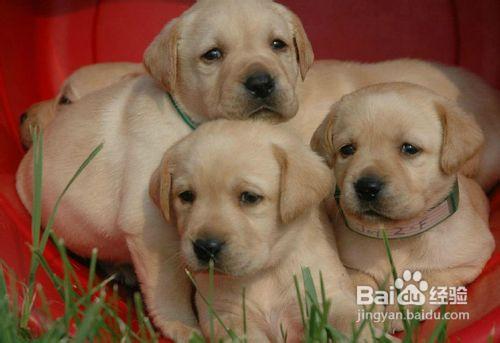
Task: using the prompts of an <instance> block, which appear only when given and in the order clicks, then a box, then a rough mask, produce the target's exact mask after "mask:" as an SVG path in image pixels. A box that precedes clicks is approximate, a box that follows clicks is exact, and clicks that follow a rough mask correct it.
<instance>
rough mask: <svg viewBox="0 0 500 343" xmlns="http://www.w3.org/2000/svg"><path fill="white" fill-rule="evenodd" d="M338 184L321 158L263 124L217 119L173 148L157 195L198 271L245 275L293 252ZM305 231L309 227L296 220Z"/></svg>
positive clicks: (154, 187) (155, 184)
mask: <svg viewBox="0 0 500 343" xmlns="http://www.w3.org/2000/svg"><path fill="white" fill-rule="evenodd" d="M330 187H331V175H330V172H329V170H328V168H327V167H326V166H324V165H323V163H322V162H321V160H320V158H319V157H318V156H317V155H316V154H314V152H312V151H311V150H310V149H309V148H308V147H306V146H304V145H303V144H301V143H300V141H299V140H298V139H297V138H294V137H290V136H289V135H288V134H286V132H283V131H281V130H279V129H278V128H276V127H272V126H269V125H267V124H265V123H262V122H260V123H259V122H253V123H252V122H246V121H236V122H229V121H213V122H210V123H207V124H204V125H203V126H201V127H200V128H199V129H198V130H197V131H195V132H194V133H193V134H191V135H190V136H188V137H187V138H185V139H184V140H182V141H181V142H180V143H178V144H177V145H175V146H174V147H173V148H171V149H170V150H169V151H168V152H167V154H166V155H165V157H164V160H163V162H162V165H161V166H160V168H159V169H158V171H157V172H156V173H155V175H154V176H153V178H152V181H151V186H150V194H151V196H152V197H153V199H154V200H155V202H156V203H157V204H158V205H159V206H160V208H161V210H162V212H163V214H164V216H165V218H166V219H167V221H170V222H172V223H173V224H176V226H177V228H178V230H179V233H180V236H181V242H182V243H181V246H182V248H181V249H182V256H183V257H184V260H185V262H186V264H187V265H188V267H189V268H190V269H192V270H194V271H200V270H204V269H206V268H207V265H208V262H209V260H210V259H211V258H212V259H214V261H215V267H216V269H217V271H219V272H221V273H226V274H230V275H246V274H250V273H253V272H255V271H257V270H260V269H263V268H266V267H271V266H273V265H274V264H275V263H276V262H277V261H278V260H279V258H280V257H282V256H283V255H284V254H286V253H287V252H288V251H290V249H293V245H294V244H295V243H294V241H293V240H294V237H295V236H296V235H295V234H294V233H295V231H294V230H297V228H294V227H293V223H294V222H295V221H297V220H299V218H303V217H304V216H307V213H309V212H310V210H311V208H312V207H314V206H317V205H318V204H319V203H320V201H321V200H322V199H323V198H324V197H325V196H326V195H327V193H328V191H329V189H330ZM297 226H298V227H299V228H303V227H304V226H303V225H297Z"/></svg>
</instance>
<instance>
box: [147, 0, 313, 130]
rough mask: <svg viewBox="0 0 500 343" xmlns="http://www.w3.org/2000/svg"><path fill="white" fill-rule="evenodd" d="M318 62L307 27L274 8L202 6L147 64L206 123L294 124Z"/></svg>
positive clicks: (155, 46) (265, 1) (264, 1)
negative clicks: (300, 92)
mask: <svg viewBox="0 0 500 343" xmlns="http://www.w3.org/2000/svg"><path fill="white" fill-rule="evenodd" d="M312 61H313V53H312V49H311V45H310V43H309V41H308V39H307V36H306V34H305V32H304V29H303V27H302V24H301V23H300V20H299V19H298V18H297V17H296V16H295V15H294V14H293V13H291V12H290V11H289V10H288V9H286V8H285V7H283V6H281V5H279V4H276V3H274V2H272V1H269V0H257V1H244V0H216V1H198V2H197V3H196V4H195V5H194V6H193V7H192V8H191V9H190V10H189V11H187V12H186V13H184V15H182V16H181V17H180V18H178V19H175V20H174V21H172V22H171V23H170V24H168V25H167V26H166V27H165V29H164V30H163V31H162V32H161V33H160V34H159V35H158V37H156V39H155V40H154V41H153V43H152V44H151V45H150V47H149V48H148V49H147V51H146V53H145V56H144V63H145V66H146V68H147V69H148V70H149V72H150V73H151V75H152V76H153V77H154V78H156V79H157V80H158V81H160V82H161V83H162V84H163V86H164V87H165V88H166V90H167V91H168V92H170V93H173V94H174V95H175V97H176V98H177V99H178V100H179V101H180V102H181V103H182V105H183V106H184V107H186V109H187V110H188V112H189V113H190V114H192V115H199V116H202V118H200V119H214V118H221V117H222V118H232V119H246V118H254V117H255V118H268V119H271V120H275V121H282V120H287V119H289V118H291V117H293V116H294V115H295V114H296V112H297V109H298V102H297V97H296V94H295V85H296V81H297V78H298V75H299V74H300V75H302V77H304V76H305V73H306V72H307V70H308V68H309V66H310V65H311V64H312Z"/></svg>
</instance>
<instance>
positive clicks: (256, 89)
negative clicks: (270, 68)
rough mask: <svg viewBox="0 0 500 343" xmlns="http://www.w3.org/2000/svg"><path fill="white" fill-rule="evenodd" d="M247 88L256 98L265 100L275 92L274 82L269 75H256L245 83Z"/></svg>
mask: <svg viewBox="0 0 500 343" xmlns="http://www.w3.org/2000/svg"><path fill="white" fill-rule="evenodd" d="M245 88H246V89H248V91H250V93H251V94H252V95H253V96H254V97H256V98H259V99H264V98H267V97H268V96H269V95H271V93H272V92H273V91H274V80H273V78H272V77H271V75H269V74H268V73H262V72H260V73H255V74H252V75H250V76H249V77H248V79H247V80H246V81H245Z"/></svg>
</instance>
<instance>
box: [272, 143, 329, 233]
mask: <svg viewBox="0 0 500 343" xmlns="http://www.w3.org/2000/svg"><path fill="white" fill-rule="evenodd" d="M273 153H274V156H275V158H276V159H277V161H278V163H279V165H280V168H281V176H280V203H279V211H280V217H281V220H282V222H283V223H288V222H290V221H292V220H294V219H295V218H297V217H298V216H300V215H301V214H303V213H304V212H305V211H307V210H308V209H310V208H311V207H312V206H314V205H317V204H319V203H320V202H321V201H322V200H323V199H324V198H326V197H327V196H328V194H329V192H330V191H331V190H332V187H333V177H332V173H331V171H330V170H329V169H328V167H327V166H326V165H325V164H324V163H322V162H321V160H320V158H319V157H318V156H317V155H316V154H314V153H313V152H312V151H311V150H310V149H308V148H307V147H306V146H296V147H294V149H289V150H287V151H285V149H283V148H281V147H279V146H277V145H273Z"/></svg>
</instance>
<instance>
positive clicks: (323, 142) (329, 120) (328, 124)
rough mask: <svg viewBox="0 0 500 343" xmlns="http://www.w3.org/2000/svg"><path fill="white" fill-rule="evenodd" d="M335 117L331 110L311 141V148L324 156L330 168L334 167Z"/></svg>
mask: <svg viewBox="0 0 500 343" xmlns="http://www.w3.org/2000/svg"><path fill="white" fill-rule="evenodd" d="M334 117H335V115H334V113H333V112H331V113H329V114H328V115H327V116H326V117H325V119H323V122H322V123H321V125H320V126H318V128H317V129H316V131H314V134H313V136H312V138H311V143H310V145H311V149H312V150H313V151H314V152H316V153H317V154H318V155H320V156H321V157H323V159H324V160H325V162H326V164H328V166H329V167H330V168H333V159H334V155H335V151H334V149H333V141H332V138H333V137H332V135H333V123H334V119H335V118H334Z"/></svg>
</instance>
